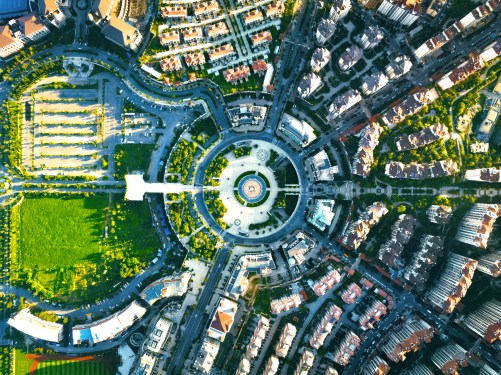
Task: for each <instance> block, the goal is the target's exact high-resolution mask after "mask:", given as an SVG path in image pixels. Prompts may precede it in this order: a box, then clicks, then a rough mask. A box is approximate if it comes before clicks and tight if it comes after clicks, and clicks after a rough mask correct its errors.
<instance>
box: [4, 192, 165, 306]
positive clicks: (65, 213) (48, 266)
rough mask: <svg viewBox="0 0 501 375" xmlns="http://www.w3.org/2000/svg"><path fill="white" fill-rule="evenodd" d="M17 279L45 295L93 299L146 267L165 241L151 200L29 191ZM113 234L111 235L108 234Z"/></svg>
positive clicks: (19, 225)
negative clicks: (154, 220) (155, 225)
mask: <svg viewBox="0 0 501 375" xmlns="http://www.w3.org/2000/svg"><path fill="white" fill-rule="evenodd" d="M16 209H17V210H19V215H17V216H14V217H19V219H18V221H19V223H17V225H16V223H14V226H15V227H16V228H17V232H19V237H20V238H21V239H20V241H19V246H15V247H14V255H15V256H14V257H13V259H15V260H17V262H18V263H17V264H15V266H18V267H14V270H16V269H18V273H17V275H16V276H15V278H14V282H15V283H17V284H19V285H26V286H28V287H29V288H30V289H31V290H32V291H34V292H35V293H39V294H40V295H41V296H42V297H43V298H54V297H56V298H57V299H59V300H61V301H63V302H68V303H77V304H78V303H87V302H93V301H95V300H96V298H102V297H104V296H106V295H109V293H112V291H113V285H115V284H116V283H117V282H119V281H120V280H121V279H126V278H128V277H131V276H133V275H134V274H136V273H138V272H139V271H140V270H141V269H144V268H145V266H146V263H147V262H148V261H150V260H151V259H152V258H153V257H154V254H155V252H156V250H157V249H158V248H159V247H161V243H160V240H159V238H158V236H157V234H156V232H155V229H154V228H153V226H152V219H151V213H150V211H149V207H148V203H147V202H124V200H123V196H122V195H114V196H112V199H111V205H109V196H108V195H107V194H106V195H105V194H102V195H96V196H92V197H84V196H83V195H79V196H71V197H42V196H27V197H25V200H24V201H23V203H22V204H21V205H20V206H18V207H17V208H16ZM106 234H107V237H106Z"/></svg>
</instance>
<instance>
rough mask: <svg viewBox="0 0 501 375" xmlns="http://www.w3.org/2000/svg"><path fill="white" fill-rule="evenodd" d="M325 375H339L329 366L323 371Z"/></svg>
mask: <svg viewBox="0 0 501 375" xmlns="http://www.w3.org/2000/svg"><path fill="white" fill-rule="evenodd" d="M325 375H339V374H338V372H337V371H336V369H334V368H333V367H331V366H327V370H325Z"/></svg>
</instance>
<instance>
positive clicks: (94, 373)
mask: <svg viewBox="0 0 501 375" xmlns="http://www.w3.org/2000/svg"><path fill="white" fill-rule="evenodd" d="M69 374H71V375H108V374H109V371H108V369H107V368H106V366H105V365H104V364H103V363H100V362H91V361H81V362H76V361H65V360H60V361H44V362H41V363H40V364H39V365H38V367H37V370H36V371H35V375H69Z"/></svg>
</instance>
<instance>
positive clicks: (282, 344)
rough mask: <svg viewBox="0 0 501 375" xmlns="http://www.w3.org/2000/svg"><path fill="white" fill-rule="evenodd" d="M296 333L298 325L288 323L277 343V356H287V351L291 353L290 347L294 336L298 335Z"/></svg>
mask: <svg viewBox="0 0 501 375" xmlns="http://www.w3.org/2000/svg"><path fill="white" fill-rule="evenodd" d="M296 334H297V328H296V326H293V325H292V324H290V323H287V324H286V325H285V327H284V329H283V331H282V333H281V334H280V338H279V339H278V342H277V345H275V353H276V354H277V357H281V358H285V357H287V353H289V349H290V347H291V345H292V342H293V341H294V338H295V337H296Z"/></svg>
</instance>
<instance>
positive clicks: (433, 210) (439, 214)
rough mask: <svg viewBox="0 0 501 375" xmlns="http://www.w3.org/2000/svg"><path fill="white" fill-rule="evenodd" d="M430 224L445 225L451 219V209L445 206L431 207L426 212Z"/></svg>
mask: <svg viewBox="0 0 501 375" xmlns="http://www.w3.org/2000/svg"><path fill="white" fill-rule="evenodd" d="M426 216H427V217H428V220H430V222H432V223H435V224H440V225H445V224H447V223H448V222H449V220H450V219H451V217H452V207H450V206H445V205H432V206H430V207H429V208H428V209H427V210H426Z"/></svg>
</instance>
